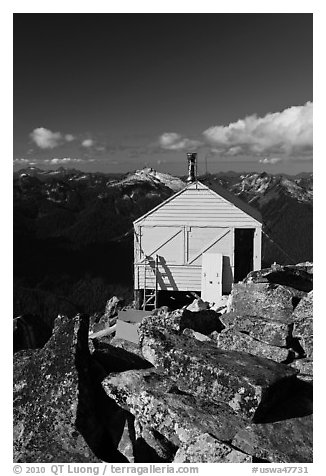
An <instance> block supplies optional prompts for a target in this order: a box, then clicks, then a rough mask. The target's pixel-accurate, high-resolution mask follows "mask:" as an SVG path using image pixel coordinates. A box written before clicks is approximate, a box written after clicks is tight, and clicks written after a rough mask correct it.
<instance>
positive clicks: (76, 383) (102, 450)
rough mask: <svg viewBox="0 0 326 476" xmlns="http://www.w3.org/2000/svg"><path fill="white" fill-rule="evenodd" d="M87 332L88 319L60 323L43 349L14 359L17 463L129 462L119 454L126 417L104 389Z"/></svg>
mask: <svg viewBox="0 0 326 476" xmlns="http://www.w3.org/2000/svg"><path fill="white" fill-rule="evenodd" d="M88 327H89V318H88V316H86V315H78V316H76V317H75V318H74V319H71V320H70V319H68V318H66V317H63V318H60V319H56V320H55V322H54V330H53V335H52V337H51V339H50V340H49V341H48V343H47V344H46V345H45V347H44V348H43V349H40V350H38V351H37V352H35V353H33V355H23V356H22V359H21V358H20V356H19V354H20V353H18V354H17V356H16V357H15V364H14V461H16V462H24V463H36V462H42V463H47V462H58V461H60V462H63V463H64V462H76V463H84V462H98V461H101V460H104V461H111V462H124V461H127V460H126V458H125V457H124V456H123V455H122V454H121V453H120V452H119V451H118V450H117V446H118V443H119V441H120V438H121V435H122V433H123V428H124V424H125V412H124V411H123V410H122V409H121V408H119V407H118V405H116V404H115V403H114V402H113V401H112V400H110V399H109V398H108V397H107V396H106V394H105V392H104V390H103V388H102V386H101V380H102V379H103V377H104V376H105V375H106V373H105V369H103V368H102V367H101V366H100V365H99V363H98V362H97V361H96V360H95V358H94V357H93V356H92V355H91V354H90V351H89V347H88ZM116 350H117V349H116Z"/></svg>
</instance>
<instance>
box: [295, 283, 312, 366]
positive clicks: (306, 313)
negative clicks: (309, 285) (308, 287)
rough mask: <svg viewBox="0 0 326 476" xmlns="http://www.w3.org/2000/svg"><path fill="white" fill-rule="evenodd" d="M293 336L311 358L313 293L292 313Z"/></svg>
mask: <svg viewBox="0 0 326 476" xmlns="http://www.w3.org/2000/svg"><path fill="white" fill-rule="evenodd" d="M292 317H293V320H294V327H293V336H294V337H298V338H299V339H300V344H301V346H302V347H303V350H304V351H305V354H306V356H307V357H308V358H309V359H312V358H313V291H311V292H310V293H309V294H308V295H307V297H305V298H303V299H302V300H301V301H300V302H299V304H298V306H297V307H296V309H295V311H294V312H293V315H292Z"/></svg>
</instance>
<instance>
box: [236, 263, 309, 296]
mask: <svg viewBox="0 0 326 476" xmlns="http://www.w3.org/2000/svg"><path fill="white" fill-rule="evenodd" d="M244 282H245V283H266V282H269V283H276V284H282V285H284V286H289V287H291V288H294V289H297V290H300V291H304V292H309V291H311V290H312V286H313V265H312V263H310V262H305V263H299V264H297V265H287V266H282V265H279V264H276V265H272V266H271V267H270V268H265V269H260V270H258V271H252V272H251V273H249V274H248V276H247V277H246V278H245V280H244Z"/></svg>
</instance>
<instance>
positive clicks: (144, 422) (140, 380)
mask: <svg viewBox="0 0 326 476" xmlns="http://www.w3.org/2000/svg"><path fill="white" fill-rule="evenodd" d="M102 385H103V387H104V389H105V391H106V393H107V395H108V396H109V397H110V398H113V399H114V400H115V401H116V402H117V403H118V404H119V405H120V406H121V407H122V408H124V409H125V410H127V411H129V412H130V413H131V414H133V415H134V416H135V418H136V421H137V422H138V423H139V424H140V425H141V426H142V427H144V428H152V430H154V431H156V432H158V433H159V434H160V435H163V436H164V437H165V438H166V439H167V440H168V441H169V442H170V443H171V444H172V445H174V446H175V447H176V448H177V447H180V446H182V445H183V446H184V447H186V446H187V445H189V444H191V443H193V442H194V439H195V438H197V437H200V436H202V435H204V434H206V433H209V434H210V435H212V436H213V438H214V439H216V440H219V441H220V442H224V443H226V442H228V441H230V440H231V439H232V438H233V437H234V436H235V435H236V433H237V432H238V431H239V429H240V428H241V427H243V426H244V425H245V424H246V421H247V420H246V419H245V418H243V417H241V415H237V414H236V413H235V412H234V411H233V410H232V409H231V408H230V407H229V406H228V405H226V404H225V403H222V402H216V403H214V402H210V401H207V400H202V399H201V398H198V397H194V396H193V395H188V394H183V393H182V392H181V391H180V390H179V388H178V387H177V383H176V382H174V381H173V380H172V379H170V378H169V377H168V376H166V375H164V374H162V373H161V372H158V371H156V370H152V369H150V370H137V371H136V370H130V371H127V372H122V373H120V374H115V375H111V376H109V377H107V378H106V379H104V380H103V383H102ZM223 448H224V446H223ZM228 451H229V450H228ZM206 462H210V461H209V460H206Z"/></svg>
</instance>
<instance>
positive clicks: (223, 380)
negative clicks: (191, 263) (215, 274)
mask: <svg viewBox="0 0 326 476" xmlns="http://www.w3.org/2000/svg"><path fill="white" fill-rule="evenodd" d="M141 327H142V339H141V342H140V343H141V348H142V353H143V356H144V357H145V359H147V360H148V361H149V362H151V363H152V364H153V365H154V366H155V367H157V368H159V369H162V370H164V371H165V372H167V373H168V375H169V376H170V377H171V378H172V379H174V380H175V381H176V382H177V385H178V388H179V389H180V390H181V391H184V392H187V393H191V394H193V395H196V396H199V397H202V398H206V399H211V400H212V401H221V400H222V401H224V402H226V403H228V405H230V406H231V407H232V408H233V409H234V410H236V411H240V412H242V413H244V414H246V415H247V416H249V417H253V416H254V415H255V413H256V411H257V409H258V407H259V413H261V412H262V411H264V407H265V406H266V405H268V404H269V402H268V400H269V399H270V398H272V397H273V401H275V400H276V399H277V398H280V397H281V395H282V392H286V390H287V388H288V387H289V386H291V384H292V378H294V377H295V375H296V372H293V371H292V370H293V369H291V368H290V367H287V366H285V365H281V364H277V363H276V362H274V361H272V360H270V359H265V358H262V357H256V356H253V355H251V354H248V353H244V352H236V351H226V350H221V349H219V348H218V347H217V346H215V345H212V344H211V343H210V342H199V341H197V340H195V339H192V340H190V339H189V338H187V337H186V336H184V335H182V336H178V335H176V334H169V333H168V332H167V331H166V330H165V329H163V328H158V327H156V328H153V327H146V326H144V325H143V324H142V326H141Z"/></svg>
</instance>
